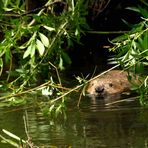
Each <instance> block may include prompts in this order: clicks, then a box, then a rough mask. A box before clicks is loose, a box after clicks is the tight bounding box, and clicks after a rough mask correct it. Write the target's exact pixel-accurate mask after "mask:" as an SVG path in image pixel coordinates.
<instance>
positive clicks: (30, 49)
mask: <svg viewBox="0 0 148 148" xmlns="http://www.w3.org/2000/svg"><path fill="white" fill-rule="evenodd" d="M29 55H30V56H31V58H32V57H33V56H34V55H35V44H34V43H33V42H32V43H31V44H30V45H29V46H28V48H27V50H26V51H25V53H24V55H23V59H25V58H26V57H28V56H29Z"/></svg>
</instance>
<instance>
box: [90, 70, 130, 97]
mask: <svg viewBox="0 0 148 148" xmlns="http://www.w3.org/2000/svg"><path fill="white" fill-rule="evenodd" d="M130 88H131V85H130V83H129V81H128V79H127V72H124V71H121V70H112V71H109V72H108V73H106V74H104V75H102V76H100V77H98V78H97V79H95V80H92V81H91V82H90V83H89V85H88V87H87V93H88V94H89V95H90V96H96V97H97V96H102V97H104V96H107V95H114V94H122V93H123V92H129V91H130Z"/></svg>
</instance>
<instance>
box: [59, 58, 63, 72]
mask: <svg viewBox="0 0 148 148" xmlns="http://www.w3.org/2000/svg"><path fill="white" fill-rule="evenodd" d="M59 68H60V69H61V70H64V66H63V59H62V58H61V57H60V62H59Z"/></svg>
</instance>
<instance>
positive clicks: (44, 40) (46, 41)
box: [39, 33, 49, 47]
mask: <svg viewBox="0 0 148 148" xmlns="http://www.w3.org/2000/svg"><path fill="white" fill-rule="evenodd" d="M39 36H40V39H41V41H42V43H43V44H44V46H45V47H48V46H49V40H48V38H47V37H46V36H45V35H44V34H43V33H39Z"/></svg>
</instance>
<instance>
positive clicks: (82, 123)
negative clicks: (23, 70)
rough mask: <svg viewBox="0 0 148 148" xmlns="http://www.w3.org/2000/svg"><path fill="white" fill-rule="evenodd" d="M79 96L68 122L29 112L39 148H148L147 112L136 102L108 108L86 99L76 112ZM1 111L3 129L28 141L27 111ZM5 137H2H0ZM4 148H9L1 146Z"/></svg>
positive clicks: (69, 111)
mask: <svg viewBox="0 0 148 148" xmlns="http://www.w3.org/2000/svg"><path fill="white" fill-rule="evenodd" d="M77 100H78V97H77V96H73V98H72V99H71V101H70V102H69V103H68V109H67V119H66V120H64V119H63V120H62V118H60V120H53V119H50V118H49V117H43V115H42V114H41V113H40V111H39V110H38V109H36V108H28V109H26V112H27V115H28V125H29V135H30V136H31V137H32V140H33V142H34V143H35V144H36V145H38V146H39V147H42V146H43V147H47V148H53V147H55V148H56V147H57V148H70V147H72V148H147V147H148V118H147V114H148V109H142V108H140V107H139V106H138V105H137V103H135V101H130V102H128V103H126V104H124V105H116V106H105V104H104V100H103V99H102V100H101V99H100V100H99V99H97V100H95V101H94V100H91V99H90V98H83V99H82V100H81V104H80V108H79V109H78V108H76V103H77V102H76V101H77ZM9 110H10V112H7V113H6V109H1V111H0V128H1V129H3V128H4V129H6V130H9V131H10V132H12V133H14V134H16V135H18V136H19V137H23V138H24V139H25V131H24V123H23V117H22V116H23V115H24V114H25V110H18V111H14V110H13V109H12V108H11V109H10V108H9ZM1 134H2V133H1ZM0 147H2V148H10V147H11V146H9V145H6V144H2V143H1V144H0Z"/></svg>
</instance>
